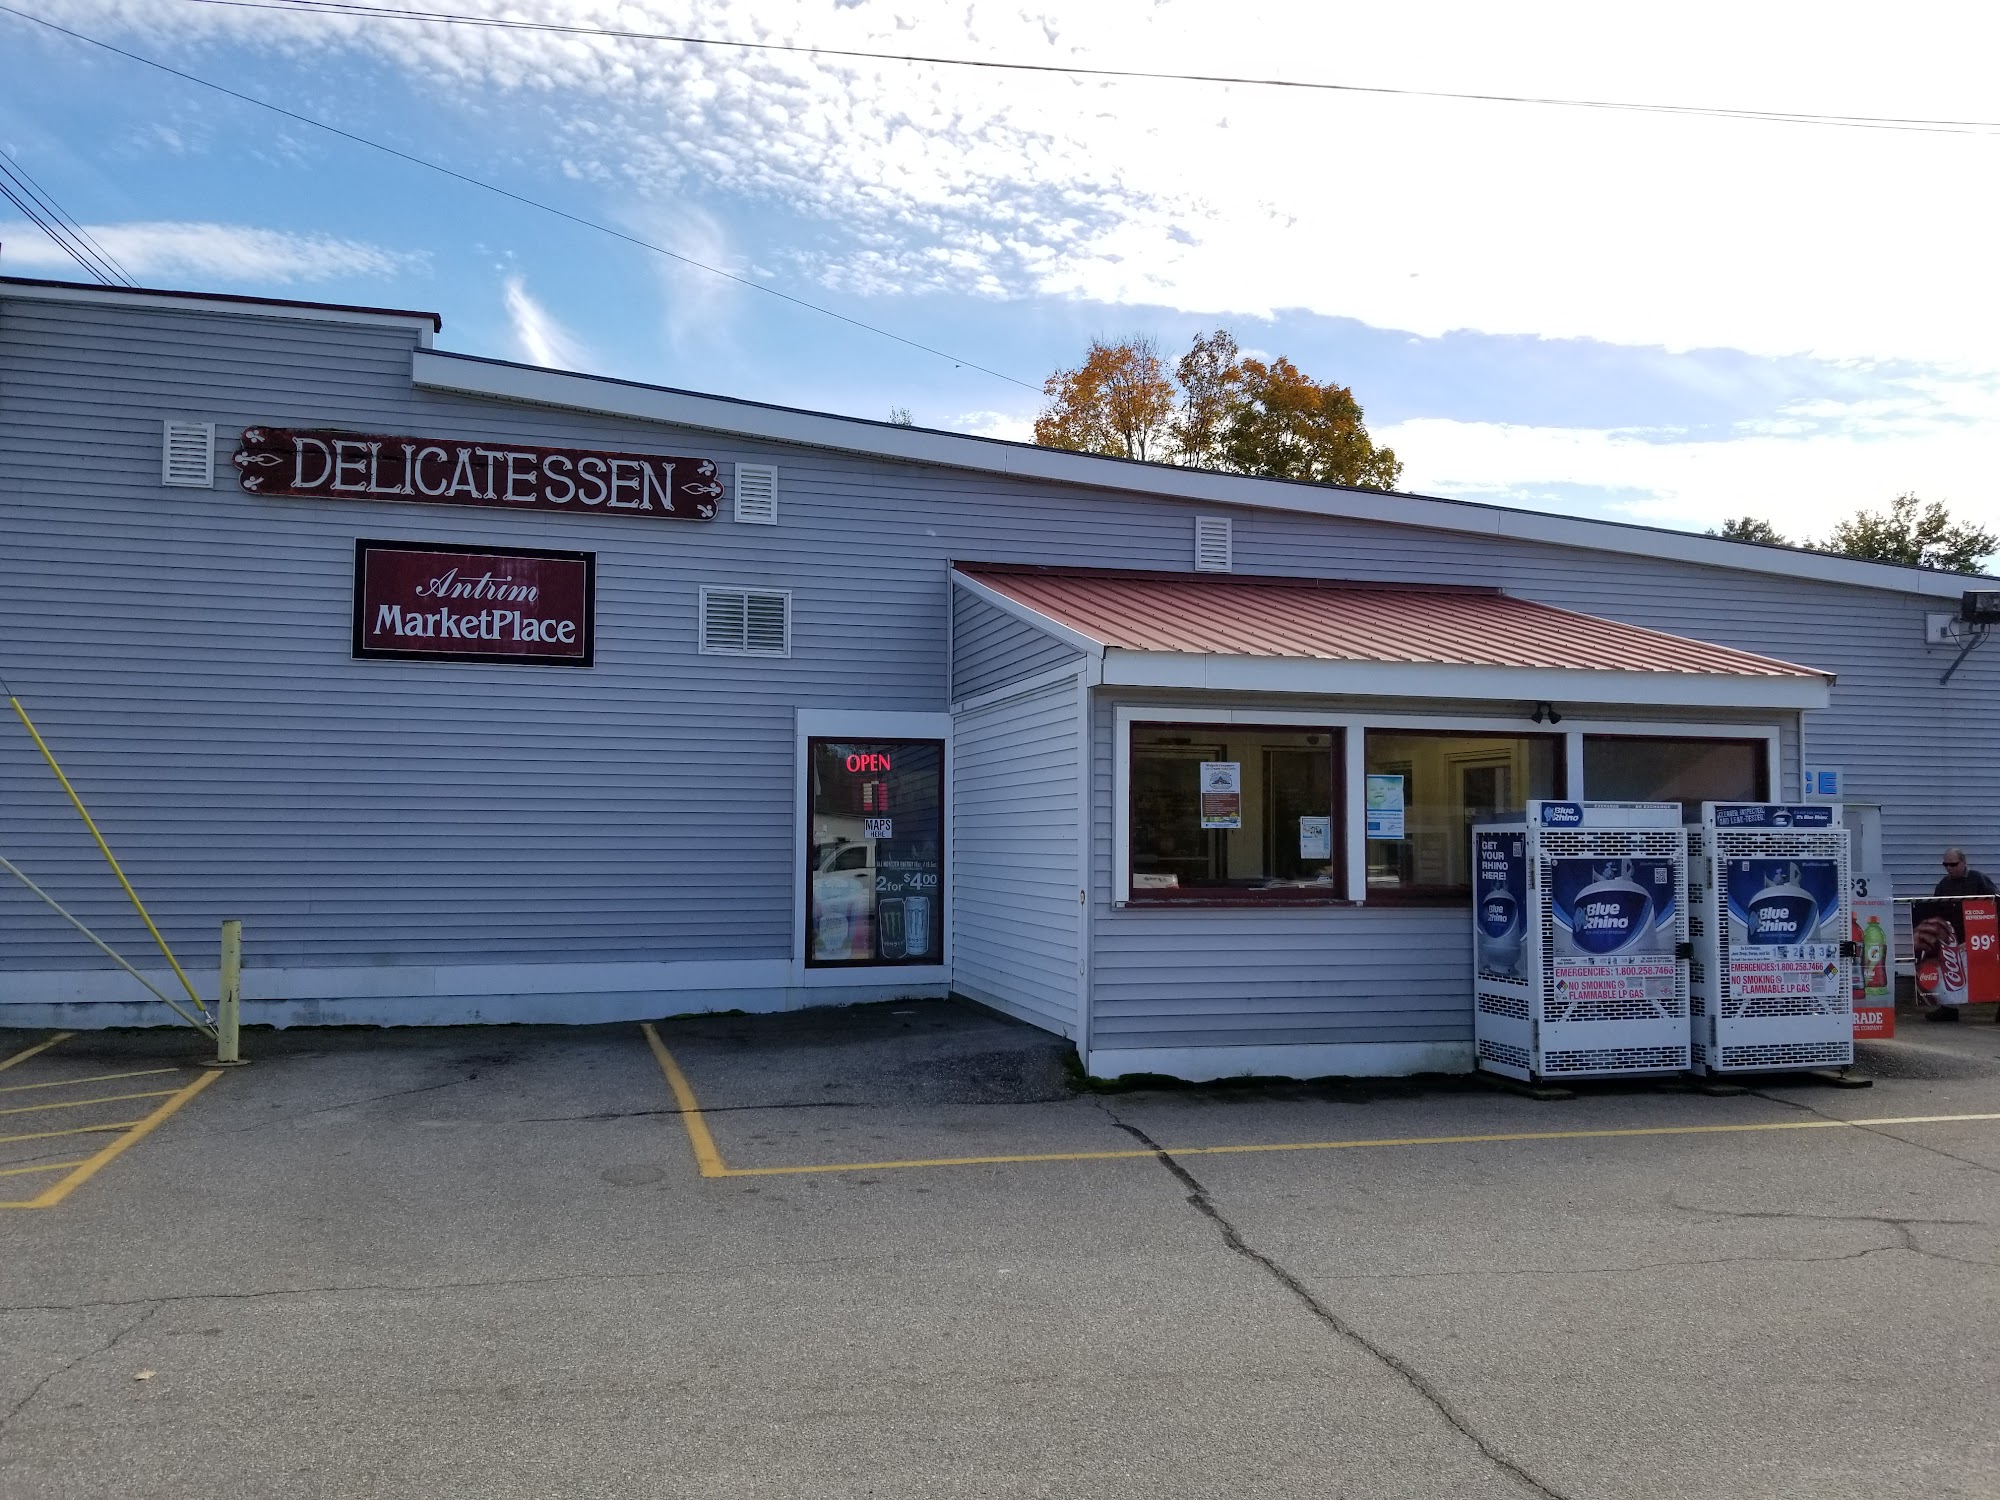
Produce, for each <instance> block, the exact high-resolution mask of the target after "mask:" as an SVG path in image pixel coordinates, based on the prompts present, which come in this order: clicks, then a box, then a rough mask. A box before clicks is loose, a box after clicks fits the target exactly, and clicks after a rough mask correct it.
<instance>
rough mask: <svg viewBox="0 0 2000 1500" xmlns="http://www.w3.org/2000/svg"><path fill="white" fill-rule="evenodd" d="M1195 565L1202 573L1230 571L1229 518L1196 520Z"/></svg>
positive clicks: (1200, 518)
mask: <svg viewBox="0 0 2000 1500" xmlns="http://www.w3.org/2000/svg"><path fill="white" fill-rule="evenodd" d="M1194 565H1195V568H1196V570H1197V571H1198V572H1202V573H1227V572H1228V571H1229V568H1230V559H1229V517H1227V516H1196V517H1195V518H1194Z"/></svg>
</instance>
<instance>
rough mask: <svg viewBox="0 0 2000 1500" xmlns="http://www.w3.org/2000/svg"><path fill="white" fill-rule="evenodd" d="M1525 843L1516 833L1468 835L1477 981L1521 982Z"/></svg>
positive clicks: (1525, 918)
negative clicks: (1501, 980) (1477, 961)
mask: <svg viewBox="0 0 2000 1500" xmlns="http://www.w3.org/2000/svg"><path fill="white" fill-rule="evenodd" d="M1526 844H1527V839H1526V838H1525V836H1523V835H1521V834H1518V833H1475V834H1473V836H1472V864H1473V871H1472V882H1473V884H1472V935H1473V950H1474V952H1475V953H1476V954H1477V955H1478V960H1479V977H1480V978H1481V979H1503V980H1510V981H1519V980H1522V979H1525V978H1526V977H1527V975H1526V973H1525V972H1524V971H1523V969H1522V966H1521V955H1522V942H1523V939H1524V937H1525V936H1526V933H1527V925H1528V901H1527V895H1528V860H1527V850H1526V847H1525V846H1526Z"/></svg>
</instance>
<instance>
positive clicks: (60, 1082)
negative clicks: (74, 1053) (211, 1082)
mask: <svg viewBox="0 0 2000 1500" xmlns="http://www.w3.org/2000/svg"><path fill="white" fill-rule="evenodd" d="M178 1072H180V1069H179V1068H140V1069H139V1070H138V1071H137V1072H134V1073H93V1074H91V1075H90V1077H88V1078H58V1079H55V1080H54V1081H52V1082H49V1083H10V1084H9V1085H7V1087H6V1088H4V1089H0V1094H25V1093H27V1092H28V1091H29V1090H30V1089H66V1088H69V1087H70V1086H71V1085H73V1084H80V1083H110V1082H111V1081H112V1080H113V1079H116V1078H150V1077H152V1076H153V1075H154V1074H155V1073H178Z"/></svg>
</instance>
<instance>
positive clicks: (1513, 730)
mask: <svg viewBox="0 0 2000 1500" xmlns="http://www.w3.org/2000/svg"><path fill="white" fill-rule="evenodd" d="M1134 724H1273V725H1282V726H1285V727H1291V726H1296V727H1298V728H1300V729H1330V730H1338V731H1339V732H1340V733H1342V734H1343V735H1344V736H1346V739H1345V744H1346V754H1345V757H1344V761H1343V765H1344V769H1345V771H1346V785H1345V787H1344V788H1343V793H1344V796H1345V799H1346V806H1345V808H1344V809H1343V812H1344V817H1343V819H1342V821H1343V823H1344V824H1345V826H1346V829H1347V875H1348V881H1347V897H1346V899H1347V900H1349V901H1351V902H1354V903H1356V904H1363V903H1365V902H1366V900H1367V896H1368V829H1367V820H1368V812H1367V784H1366V781H1365V776H1366V772H1367V733H1368V731H1369V730H1371V729H1373V730H1376V731H1378V732H1380V731H1389V732H1393V731H1395V730H1399V729H1400V730H1413V731H1414V730H1430V731H1438V730H1444V731H1464V732H1468V733H1474V734H1507V735H1528V734H1554V735H1557V736H1560V737H1561V738H1562V739H1563V741H1564V752H1565V756H1566V757H1567V760H1568V770H1569V774H1570V777H1571V779H1570V780H1568V781H1566V782H1565V783H1564V789H1565V794H1566V795H1567V796H1569V797H1571V798H1572V799H1574V800H1578V801H1583V800H1587V799H1588V797H1589V793H1590V789H1589V787H1588V786H1586V785H1585V784H1584V776H1583V736H1585V735H1587V734H1613V735H1641V736H1646V737H1649V738H1667V739H1700V740H1762V741H1763V742H1764V758H1765V764H1766V766H1767V767H1768V768H1769V772H1770V777H1771V779H1770V781H1769V785H1770V787H1771V789H1772V795H1773V796H1777V795H1779V793H1780V792H1781V790H1782V788H1783V783H1782V782H1781V781H1780V780H1779V779H1778V777H1777V774H1776V773H1777V771H1778V769H1779V757H1780V746H1781V744H1782V734H1783V731H1782V730H1781V729H1780V728H1779V727H1778V726H1776V725H1772V724H1715V723H1701V722H1695V721H1684V720H1679V719H1647V720H1636V721H1635V720H1630V719H1577V718H1572V717H1571V716H1569V715H1567V714H1565V715H1564V716H1563V722H1562V727H1561V728H1559V729H1553V730H1551V729H1546V728H1544V727H1543V726H1542V725H1539V724H1535V723H1532V722H1530V721H1529V720H1528V719H1527V718H1526V717H1525V716H1522V717H1517V718H1504V717H1499V716H1483V715H1473V714H1426V713H1420V712H1412V713H1407V714H1405V713H1395V712H1387V713H1385V712H1381V711H1376V712H1371V713H1366V714H1359V713H1353V712H1342V711H1340V710H1337V709H1334V710H1314V709H1294V708H1286V707H1279V708H1234V707H1230V708H1223V707H1216V706H1213V705H1211V704H1208V703H1179V704H1169V703H1120V704H1117V705H1115V707H1114V708H1113V710H1112V739H1111V753H1112V764H1111V796H1112V804H1111V858H1112V861H1113V864H1112V869H1111V903H1112V905H1113V907H1124V906H1126V905H1128V904H1129V903H1130V902H1131V899H1132V859H1131V851H1132V830H1131V817H1132V785H1131V774H1132V726H1133V725H1134ZM1195 909H1197V910H1198V909H1199V908H1195Z"/></svg>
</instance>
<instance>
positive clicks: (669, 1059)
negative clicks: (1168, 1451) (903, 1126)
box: [640, 1023, 2000, 1177]
mask: <svg viewBox="0 0 2000 1500" xmlns="http://www.w3.org/2000/svg"><path fill="white" fill-rule="evenodd" d="M640 1029H641V1030H643V1031H644V1032H645V1033H646V1040H647V1042H648V1043H650V1044H651V1046H652V1049H653V1056H654V1057H656V1058H658V1059H659V1063H660V1071H661V1072H662V1073H664V1074H665V1075H666V1079H667V1085H668V1087H669V1088H671V1089H672V1090H673V1093H674V1100H675V1102H676V1103H677V1104H679V1106H680V1110H681V1123H682V1125H684V1126H685V1127H686V1129H687V1136H688V1144H689V1145H690V1146H691V1147H692V1148H693V1149H694V1158H695V1164H696V1165H697V1166H698V1167H699V1168H700V1169H701V1175H702V1176H704V1177H798V1176H803V1175H805V1174H808V1173H814V1172H890V1171H898V1170H902V1169H905V1168H911V1167H986V1166H1008V1165H1017V1164H1025V1163H1029V1162H1051V1161H1137V1160H1142V1159H1150V1158H1151V1157H1152V1156H1153V1155H1154V1154H1155V1153H1154V1152H1152V1151H1150V1150H1144V1149H1141V1150H1130V1149H1126V1150H1119V1151H1035V1152H1024V1153H1020V1154H1015V1155H1007V1156H934V1157H921V1158H915V1159H912V1160H908V1161H850V1162H832V1163H825V1164H819V1165H813V1166H798V1167H732V1166H729V1165H727V1164H725V1163H724V1161H723V1159H722V1154H721V1153H720V1152H719V1151H717V1150H716V1148H715V1138H714V1137H713V1136H712V1135H710V1134H709V1129H708V1122H707V1121H706V1120H704V1119H703V1118H702V1113H701V1106H700V1104H699V1103H697V1102H696V1100H695V1095H694V1090H693V1088H691V1087H690V1086H689V1084H688V1081H687V1077H686V1075H685V1074H683V1073H682V1072H681V1070H680V1067H679V1065H678V1064H676V1063H675V1061H674V1059H673V1056H672V1054H670V1053H669V1052H668V1051H667V1049H666V1046H665V1044H664V1043H662V1042H661V1041H660V1034H659V1033H658V1032H657V1031H655V1030H654V1029H653V1027H652V1025H651V1024H650V1023H646V1024H644V1025H642V1026H641V1028H640ZM1994 1120H2000V1112H1996V1113H1991V1114H1964V1115H1882V1116H1878V1117H1875V1118H1873V1119H1863V1120H1824V1119H1813V1120H1765V1121H1759V1122H1756V1123H1746V1124H1731V1125H1630V1126H1617V1127H1607V1128H1604V1129H1598V1130H1513V1131H1503V1132H1493V1133H1489V1134H1484V1135H1402V1136H1367V1137H1363V1138H1361V1139H1358V1140H1346V1141H1278V1142H1274V1143H1271V1144H1265V1145H1250V1146H1169V1147H1165V1148H1163V1149H1164V1150H1165V1151H1166V1152H1167V1154H1168V1155H1170V1156H1176V1157H1180V1156H1243V1155H1252V1154H1268V1153H1271V1152H1279V1151H1356V1150H1364V1149H1367V1148H1369V1147H1384V1146H1483V1145H1492V1144H1497V1143H1504V1142H1508V1141H1586V1140H1609V1139H1616V1138H1618V1137H1621V1136H1664V1135H1744V1134H1754V1133H1757V1132H1763V1131H1774V1130H1866V1129H1869V1128H1871V1127H1880V1126H1886V1125H1952V1124H1963V1123H1970V1122H1990V1121H1994Z"/></svg>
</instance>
